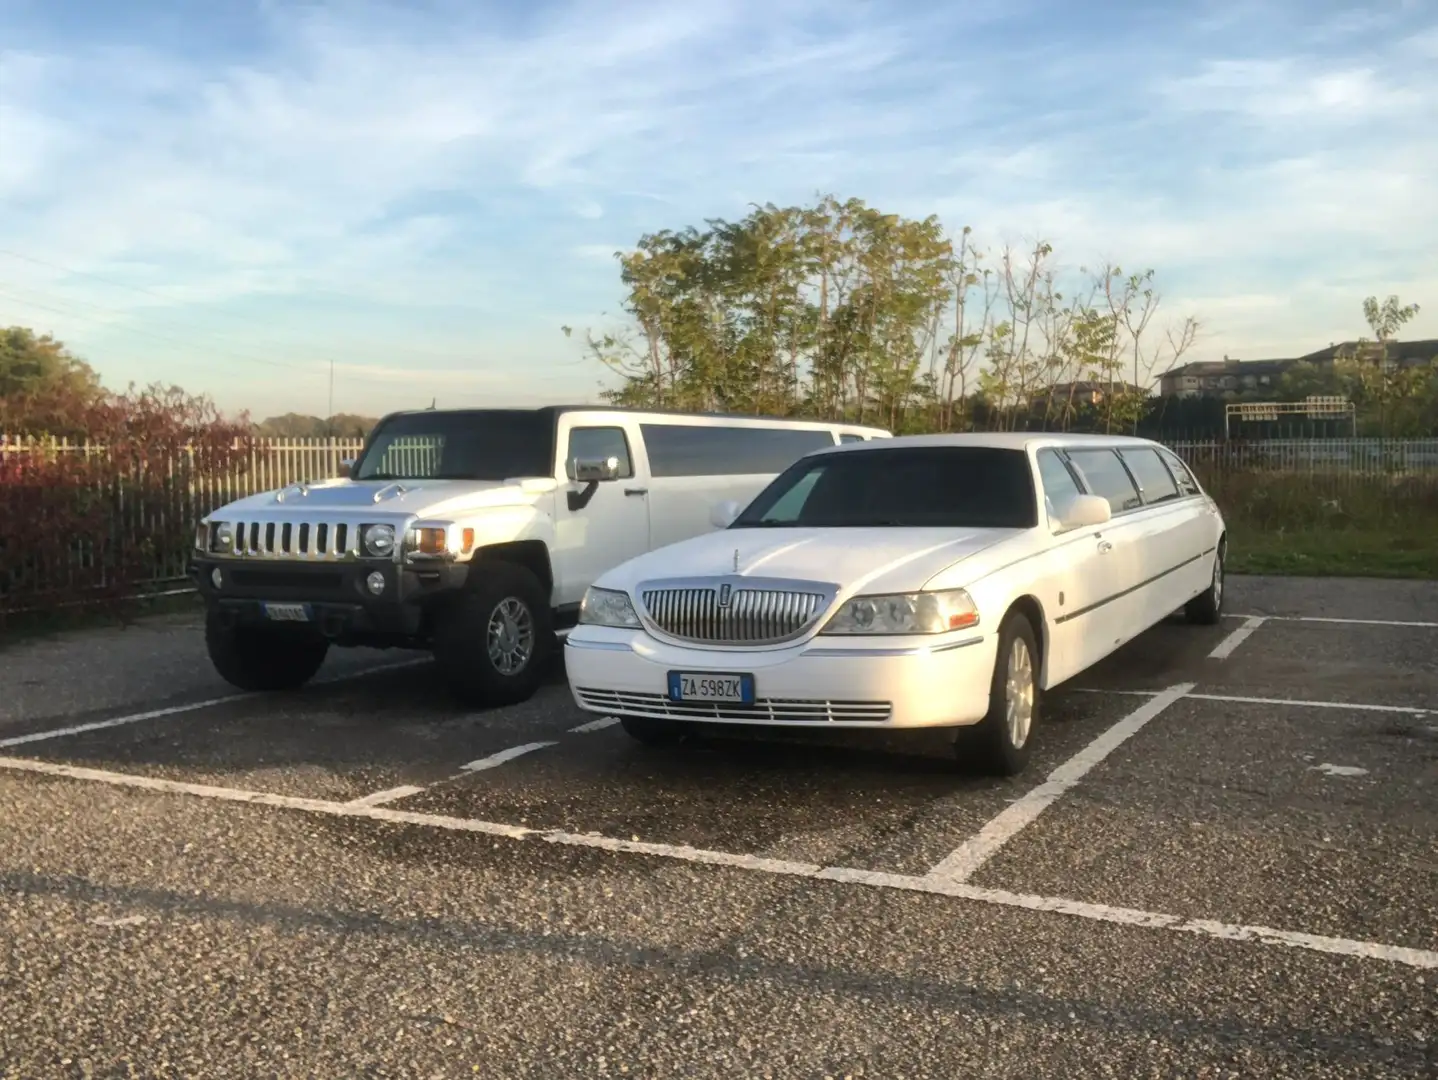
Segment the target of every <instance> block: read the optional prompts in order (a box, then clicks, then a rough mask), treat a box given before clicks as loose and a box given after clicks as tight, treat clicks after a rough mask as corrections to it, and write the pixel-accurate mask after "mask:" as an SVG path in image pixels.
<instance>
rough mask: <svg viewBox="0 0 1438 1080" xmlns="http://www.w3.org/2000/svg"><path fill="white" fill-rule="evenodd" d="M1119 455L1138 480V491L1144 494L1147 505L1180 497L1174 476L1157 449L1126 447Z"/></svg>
mask: <svg viewBox="0 0 1438 1080" xmlns="http://www.w3.org/2000/svg"><path fill="white" fill-rule="evenodd" d="M1119 456H1121V457H1122V458H1123V462H1124V464H1125V465H1127V466H1128V468H1129V471H1130V472H1132V473H1133V477H1134V479H1135V480H1137V481H1138V491H1139V494H1140V495H1142V496H1143V501H1144V504H1145V505H1146V506H1152V505H1154V504H1155V503H1162V502H1168V501H1169V500H1171V499H1177V498H1178V497H1179V492H1178V485H1177V484H1175V483H1174V482H1173V477H1172V476H1171V475H1169V471H1168V469H1167V468H1165V467H1164V464H1163V460H1162V459H1161V458H1160V457H1159V456H1158V451H1157V450H1150V449H1148V448H1146V447H1139V448H1135V449H1128V448H1125V449H1123V450H1120V451H1119Z"/></svg>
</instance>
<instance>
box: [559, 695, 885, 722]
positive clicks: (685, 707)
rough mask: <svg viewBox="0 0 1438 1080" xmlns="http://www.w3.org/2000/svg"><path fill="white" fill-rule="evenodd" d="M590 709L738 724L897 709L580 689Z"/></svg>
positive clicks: (875, 718) (843, 718)
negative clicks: (678, 698)
mask: <svg viewBox="0 0 1438 1080" xmlns="http://www.w3.org/2000/svg"><path fill="white" fill-rule="evenodd" d="M575 693H576V695H577V696H578V698H579V700H580V702H581V703H582V704H583V705H584V707H585V708H586V709H592V710H594V711H597V712H609V713H613V714H614V715H615V716H637V717H652V718H655V719H665V720H725V721H729V722H731V723H736V724H765V723H794V724H885V723H888V721H889V718H890V716H891V715H892V714H893V711H894V709H893V706H892V705H891V704H890V703H889V702H887V701H817V700H805V699H800V698H760V699H759V700H758V701H756V702H754V704H753V705H731V704H726V703H724V702H717V701H670V700H669V699H668V698H667V697H665V696H664V695H663V694H643V693H636V692H633V691H626V690H596V689H592V688H590V687H580V688H578V689H577V690H576V691H575Z"/></svg>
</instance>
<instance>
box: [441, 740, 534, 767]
mask: <svg viewBox="0 0 1438 1080" xmlns="http://www.w3.org/2000/svg"><path fill="white" fill-rule="evenodd" d="M557 745H558V743H554V742H531V743H525V744H524V745H523V746H511V747H510V748H509V749H508V750H501V751H500V752H499V753H497V754H490V755H489V757H483V758H480V759H479V760H477V761H471V762H470V763H469V764H468V765H461V766H460V767H459V771H460V772H462V773H471V772H482V771H483V770H485V769H492V768H494V767H495V766H496V765H503V764H504V763H505V762H506V761H513V760H514V759H515V758H517V757H520V756H521V755H523V754H528V753H531V752H533V751H535V750H543V749H544V748H545V747H546V746H557Z"/></svg>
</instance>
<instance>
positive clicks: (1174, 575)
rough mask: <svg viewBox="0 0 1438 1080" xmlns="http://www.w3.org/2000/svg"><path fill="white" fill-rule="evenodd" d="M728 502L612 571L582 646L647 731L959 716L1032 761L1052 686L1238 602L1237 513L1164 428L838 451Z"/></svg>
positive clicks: (908, 723) (1006, 760)
mask: <svg viewBox="0 0 1438 1080" xmlns="http://www.w3.org/2000/svg"><path fill="white" fill-rule="evenodd" d="M715 514H716V519H715V524H716V525H727V527H726V528H723V529H721V530H720V531H718V532H712V533H708V534H706V535H703V536H699V537H696V538H694V539H691V540H687V541H684V542H682V543H677V544H673V545H670V546H668V547H665V548H662V549H660V550H656V551H652V552H649V553H648V554H645V555H641V556H639V557H638V558H634V559H631V560H629V561H627V562H625V563H623V564H621V565H619V566H618V567H616V568H615V569H613V570H610V571H608V572H607V573H604V574H602V575H600V576H599V577H598V578H597V579H596V581H595V583H594V585H593V586H592V587H591V588H590V589H589V590H588V591H587V593H586V594H585V597H584V602H583V604H582V607H581V610H580V616H579V625H578V626H577V627H576V628H575V630H574V631H573V632H572V633H571V634H570V636H569V639H568V641H567V642H566V648H565V661H566V666H567V670H568V678H569V685H570V689H571V691H572V693H573V695H574V698H575V701H576V702H577V703H578V705H579V706H580V708H582V709H585V710H587V711H589V712H595V713H601V714H605V715H613V716H618V717H619V718H620V719H621V721H622V722H623V724H624V727H625V730H627V731H628V732H629V733H630V734H631V735H633V736H634V737H636V738H638V739H641V740H644V741H646V742H658V741H663V740H667V739H671V738H673V737H675V736H677V735H679V734H681V733H682V732H683V730H684V728H685V726H686V725H687V724H689V723H692V722H695V721H702V722H708V723H729V724H763V725H781V726H785V727H792V726H796V725H804V726H810V727H831V728H849V727H856V728H857V727H868V728H919V727H943V726H950V727H953V728H955V732H954V735H955V747H956V749H957V750H959V751H960V752H961V753H968V754H973V755H976V756H977V757H978V758H980V759H981V760H982V761H983V762H984V764H985V766H986V767H987V768H990V769H992V770H993V771H995V772H998V773H1001V774H1010V775H1011V774H1014V773H1017V772H1019V771H1020V770H1021V769H1023V767H1024V766H1025V764H1026V763H1027V760H1028V757H1029V749H1030V746H1031V743H1032V739H1031V736H1032V730H1033V725H1034V723H1035V721H1036V720H1037V718H1038V714H1039V704H1040V699H1041V695H1042V691H1044V690H1046V689H1049V688H1052V687H1054V686H1056V685H1058V684H1059V683H1062V682H1064V681H1065V680H1067V679H1069V678H1072V677H1073V676H1074V675H1077V674H1078V673H1080V672H1082V671H1083V670H1085V669H1086V668H1089V667H1091V666H1092V665H1093V664H1095V663H1096V662H1098V661H1099V660H1101V659H1103V658H1104V657H1105V656H1107V655H1109V654H1110V653H1112V652H1113V651H1114V650H1115V649H1117V648H1118V647H1119V646H1120V645H1122V644H1123V643H1124V642H1126V641H1128V640H1130V639H1131V638H1133V637H1135V636H1136V635H1138V634H1140V633H1142V632H1143V631H1144V630H1147V629H1148V628H1149V627H1151V626H1153V625H1154V624H1155V623H1158V622H1160V621H1161V620H1163V619H1164V618H1165V617H1167V616H1168V615H1170V614H1172V613H1173V612H1174V611H1176V610H1177V609H1179V608H1186V610H1187V615H1188V617H1189V619H1190V620H1193V621H1196V622H1201V623H1213V622H1215V621H1216V620H1217V619H1218V617H1219V612H1220V609H1221V606H1222V603H1223V560H1224V553H1225V548H1226V539H1225V532H1224V522H1223V518H1222V515H1221V514H1220V513H1219V510H1218V507H1217V506H1216V505H1215V504H1214V502H1213V501H1212V500H1211V499H1210V498H1209V497H1208V496H1207V495H1206V494H1205V493H1204V491H1203V490H1202V488H1201V487H1200V486H1199V484H1198V482H1197V481H1196V480H1195V479H1194V477H1193V474H1192V473H1191V472H1190V471H1189V470H1188V469H1187V468H1186V467H1185V466H1184V464H1183V462H1182V461H1180V460H1179V459H1178V458H1177V457H1176V456H1175V455H1174V454H1173V453H1171V452H1170V451H1169V450H1167V449H1166V448H1164V447H1162V446H1159V445H1158V444H1156V443H1152V442H1149V441H1148V440H1146V439H1135V438H1124V437H1113V438H1109V437H1100V436H1080V435H1039V434H1002V435H937V436H922V437H907V438H896V439H886V440H884V441H883V442H874V443H866V444H860V445H850V446H836V447H833V448H829V449H821V450H816V451H814V452H812V453H810V454H808V455H806V456H805V457H804V458H802V459H801V460H800V461H798V462H797V463H796V464H794V465H793V466H791V467H790V468H789V469H787V470H786V471H784V472H783V473H781V474H780V475H779V476H778V477H777V478H776V479H775V480H774V481H773V482H772V483H771V484H770V485H769V486H768V487H766V488H765V489H764V490H763V491H762V492H760V493H759V495H758V496H757V497H756V498H755V499H754V500H753V501H752V502H751V503H750V504H749V505H748V507H747V508H745V509H743V510H742V512H741V511H740V508H739V507H738V506H737V505H735V504H733V503H729V504H721V505H720V506H719V507H716V510H715ZM736 515H737V516H736ZM961 736H962V737H961Z"/></svg>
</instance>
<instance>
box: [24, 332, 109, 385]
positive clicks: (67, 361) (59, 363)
mask: <svg viewBox="0 0 1438 1080" xmlns="http://www.w3.org/2000/svg"><path fill="white" fill-rule="evenodd" d="M101 392H102V387H101V386H100V377H99V376H98V375H97V374H95V371H94V369H93V368H91V367H90V365H89V364H87V363H85V362H84V361H83V360H81V359H80V358H79V357H77V356H75V355H74V354H73V353H71V352H70V350H69V349H67V348H66V347H65V346H64V345H63V344H62V343H61V342H59V341H57V340H55V338H53V337H51V336H50V335H49V334H44V335H37V334H36V333H35V331H34V330H31V329H29V328H28V327H24V326H9V327H6V328H4V329H3V330H0V399H5V400H10V399H14V398H19V397H29V396H42V395H44V396H49V395H55V394H61V395H66V396H73V397H75V398H77V399H86V400H90V399H93V398H95V397H96V396H98V395H99V394H100V393H101Z"/></svg>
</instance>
